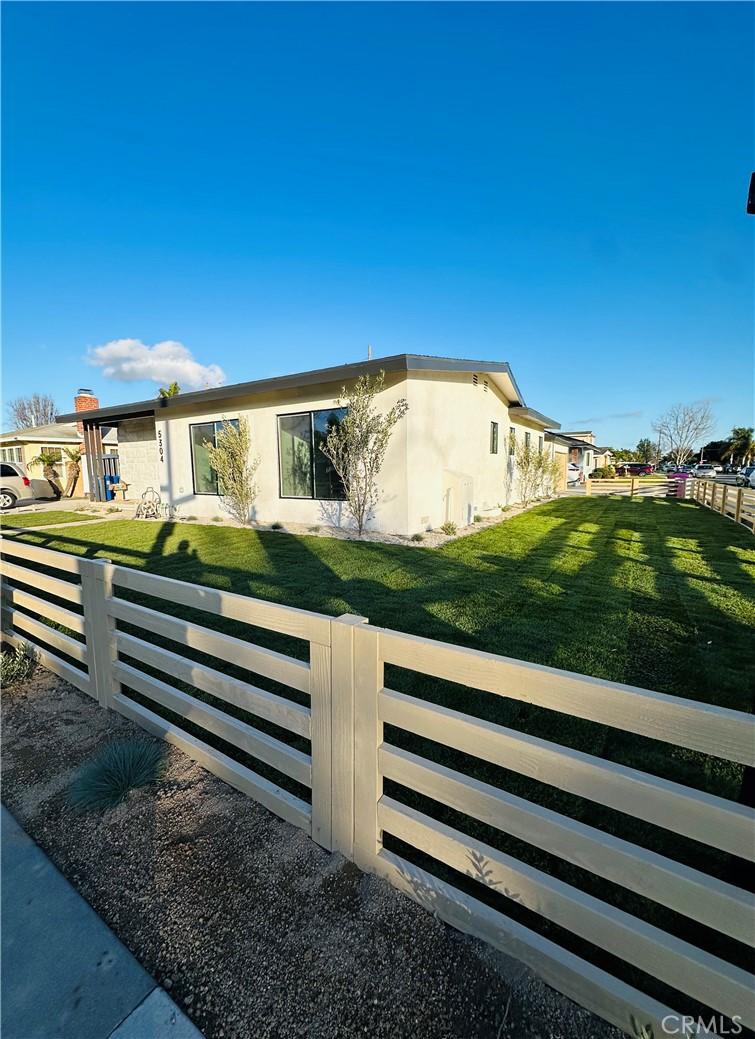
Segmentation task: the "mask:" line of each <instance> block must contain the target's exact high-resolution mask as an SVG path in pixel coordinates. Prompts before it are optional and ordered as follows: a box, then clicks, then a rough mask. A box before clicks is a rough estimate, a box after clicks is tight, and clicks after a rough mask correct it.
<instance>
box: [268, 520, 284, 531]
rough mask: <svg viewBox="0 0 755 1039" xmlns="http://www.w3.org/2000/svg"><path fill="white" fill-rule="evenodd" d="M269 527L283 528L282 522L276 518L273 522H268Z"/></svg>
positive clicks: (272, 528)
mask: <svg viewBox="0 0 755 1039" xmlns="http://www.w3.org/2000/svg"><path fill="white" fill-rule="evenodd" d="M270 529H271V530H283V524H282V523H281V522H280V521H279V520H276V521H275V523H271V524H270Z"/></svg>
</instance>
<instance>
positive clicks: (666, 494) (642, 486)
mask: <svg viewBox="0 0 755 1039" xmlns="http://www.w3.org/2000/svg"><path fill="white" fill-rule="evenodd" d="M687 483H688V481H687V480H670V479H667V478H665V477H658V476H613V477H606V478H602V479H597V480H591V479H587V480H585V493H586V494H620V495H624V496H625V497H630V498H634V497H642V498H685V497H687V495H688V493H689V492H688V490H687V489H686V487H685V485H686V484H687Z"/></svg>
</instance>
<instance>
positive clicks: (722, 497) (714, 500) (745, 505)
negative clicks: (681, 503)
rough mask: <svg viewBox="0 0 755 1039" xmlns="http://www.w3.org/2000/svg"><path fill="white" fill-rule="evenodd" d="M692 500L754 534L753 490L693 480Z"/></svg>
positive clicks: (754, 502)
mask: <svg viewBox="0 0 755 1039" xmlns="http://www.w3.org/2000/svg"><path fill="white" fill-rule="evenodd" d="M691 497H692V500H693V501H696V502H697V503H698V504H699V505H704V506H705V507H706V508H708V509H712V510H713V512H718V513H720V514H721V515H722V516H726V518H727V519H731V520H734V522H735V523H740V524H741V525H742V526H743V527H746V528H747V529H748V530H750V531H752V532H753V533H755V489H753V488H752V487H732V486H731V484H726V483H717V482H716V481H715V480H693V481H692V494H691Z"/></svg>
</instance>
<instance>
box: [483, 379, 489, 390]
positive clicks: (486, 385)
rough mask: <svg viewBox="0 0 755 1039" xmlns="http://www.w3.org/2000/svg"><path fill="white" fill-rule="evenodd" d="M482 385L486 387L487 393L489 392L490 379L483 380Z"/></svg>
mask: <svg viewBox="0 0 755 1039" xmlns="http://www.w3.org/2000/svg"><path fill="white" fill-rule="evenodd" d="M482 385H483V388H484V390H485V392H486V393H487V392H488V380H487V379H485V380H484V381H483V384H482Z"/></svg>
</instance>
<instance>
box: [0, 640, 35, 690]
mask: <svg viewBox="0 0 755 1039" xmlns="http://www.w3.org/2000/svg"><path fill="white" fill-rule="evenodd" d="M36 664H37V654H36V651H35V649H34V647H33V646H31V645H30V644H29V643H28V642H22V643H21V645H20V646H16V647H15V648H14V649H10V648H9V649H4V650H3V652H2V655H1V656H0V685H3V686H10V685H15V683H16V682H23V681H25V680H26V679H27V678H29V677H30V676H31V674H32V672H33V671H34V668H35V667H36Z"/></svg>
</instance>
